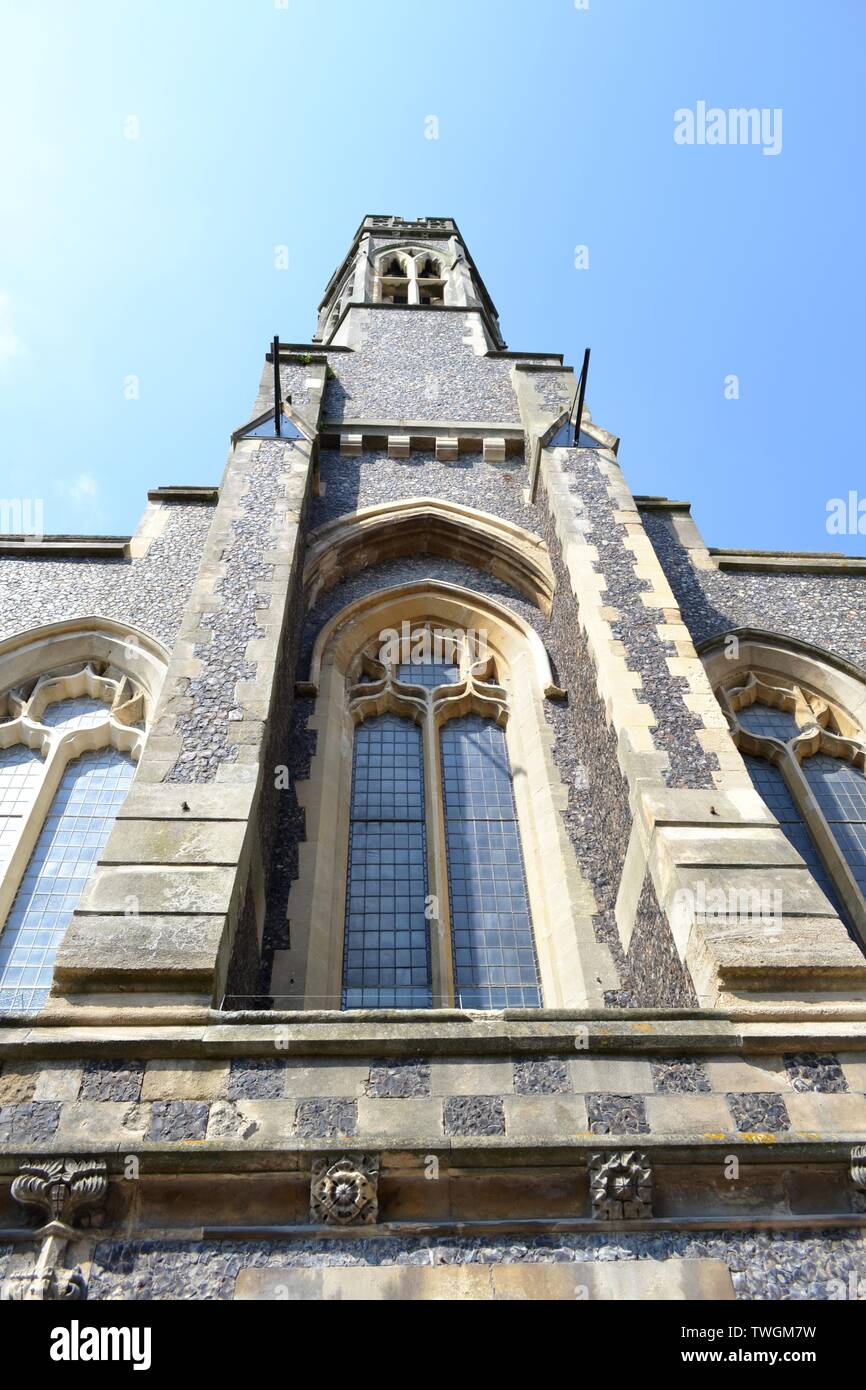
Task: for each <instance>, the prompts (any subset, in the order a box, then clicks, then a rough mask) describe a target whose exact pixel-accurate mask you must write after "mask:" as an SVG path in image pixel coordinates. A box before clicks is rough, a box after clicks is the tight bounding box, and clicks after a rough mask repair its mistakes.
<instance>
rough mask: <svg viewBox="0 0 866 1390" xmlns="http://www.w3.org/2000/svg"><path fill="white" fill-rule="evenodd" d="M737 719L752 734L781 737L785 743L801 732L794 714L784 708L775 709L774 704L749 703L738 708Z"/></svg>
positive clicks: (764, 736)
mask: <svg viewBox="0 0 866 1390" xmlns="http://www.w3.org/2000/svg"><path fill="white" fill-rule="evenodd" d="M737 719H738V720H739V722H740V724H741V725H742V727H743V728H744V729H748V731H749V733H750V734H758V735H760V736H761V737H763V738H779V739H781V740H782V742H783V743H787V742H788V740H789V739H792V738H796V737H797V734H798V733H799V732H800V728H799V725H798V724H797V721H796V719H795V718H794V716H793V714H789V713H788V711H787V710H784V709H775V708H774V707H773V706H772V705H762V704H758V703H756V704H754V705H748V706H747V707H746V708H745V709H739V710H737Z"/></svg>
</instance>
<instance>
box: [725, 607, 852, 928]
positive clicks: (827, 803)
mask: <svg viewBox="0 0 866 1390" xmlns="http://www.w3.org/2000/svg"><path fill="white" fill-rule="evenodd" d="M698 651H699V652H700V654H701V656H702V658H703V661H704V665H705V667H706V671H707V675H708V677H709V679H710V682H711V684H712V687H713V690H714V692H715V695H716V698H717V699H718V701H719V703H720V705H721V707H722V709H723V711H724V713H725V716H726V718H727V720H728V724H729V726H730V731H731V736H732V738H733V740H734V743H735V744H736V746H737V748H738V749H739V751H740V753H741V755H742V757H743V761H744V764H745V768H746V771H747V772H748V774H749V777H750V779H751V781H752V785H753V786H754V788H755V790H756V791H757V792H758V794H759V795H760V796H761V797H762V799H763V800H764V802H765V803H766V805H767V806H768V807H769V808H770V810H771V811H772V813H773V814H774V815H775V817H776V819H777V820H778V822H779V825H780V827H781V829H782V830H783V832H784V833H785V835H786V836H787V837H788V839H789V840H790V841H791V843H792V844H793V846H794V848H795V849H796V850H797V852H798V854H799V855H800V856H801V858H802V859H803V862H804V863H805V864H806V866H807V867H808V868H809V870H810V871H811V873H812V876H813V878H814V879H815V881H816V883H817V884H818V886H819V887H820V888H821V890H822V892H823V893H824V894H825V896H826V897H827V899H828V900H829V902H830V904H831V906H832V907H833V909H834V910H835V911H836V912H837V913H838V915H839V916H840V917H841V918H842V920H843V921H844V922H845V924H846V926H847V927H848V930H849V933H850V934H851V936H852V937H853V939H854V940H856V941H858V942H859V944H860V945H861V948H862V949H864V951H866V672H864V671H862V670H861V669H860V668H859V667H857V666H855V665H854V664H853V663H852V662H849V661H846V660H844V659H843V658H840V657H837V656H836V655H834V654H833V653H832V652H828V651H826V650H824V649H822V648H820V647H818V646H816V645H815V644H814V643H810V642H804V641H802V640H801V639H799V638H792V637H786V636H783V635H781V634H778V633H773V632H766V631H762V630H759V629H754V628H740V629H738V630H735V631H734V632H732V633H727V634H722V635H719V636H717V637H714V638H712V639H711V640H710V641H707V642H703V643H702V644H701V646H700V647H699V648H698Z"/></svg>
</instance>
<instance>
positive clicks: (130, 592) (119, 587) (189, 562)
mask: <svg viewBox="0 0 866 1390" xmlns="http://www.w3.org/2000/svg"><path fill="white" fill-rule="evenodd" d="M162 505H164V506H166V507H167V509H168V513H169V515H168V521H167V525H166V528H165V530H164V531H163V533H162V535H160V536H157V537H156V538H155V539H154V540H153V541H152V543H151V545H150V547H149V549H148V551H147V554H146V555H144V556H143V557H142V558H141V559H138V560H115V559H60V558H57V559H50V560H41V559H39V558H37V557H35V556H21V557H19V556H12V555H4V556H3V558H2V564H0V639H2V638H5V637H9V636H11V635H12V634H13V633H16V632H26V631H27V629H28V628H31V627H37V626H41V625H42V624H44V623H52V622H61V621H63V620H64V619H68V618H92V617H101V618H113V619H115V620H116V621H117V622H121V623H130V624H132V626H134V627H137V628H140V629H141V631H142V632H145V633H147V634H148V635H149V636H151V637H156V638H157V639H158V640H159V641H160V642H162V643H163V645H164V646H166V647H168V648H171V646H172V643H173V642H174V639H175V637H176V635H177V631H178V628H179V626H180V621H181V618H182V617H183V612H184V608H185V607H186V603H187V599H188V598H189V596H190V593H191V592H192V587H193V584H194V582H195V577H196V574H197V572H198V567H199V562H200V559H201V552H202V548H203V546H204V543H205V539H206V537H207V533H208V530H209V528H210V524H211V521H212V519H213V514H214V509H213V507H212V506H207V505H204V504H200V503H195V504H192V505H186V504H180V503H173V502H170V503H163V504H162Z"/></svg>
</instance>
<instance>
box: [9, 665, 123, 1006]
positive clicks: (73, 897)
mask: <svg viewBox="0 0 866 1390" xmlns="http://www.w3.org/2000/svg"><path fill="white" fill-rule="evenodd" d="M144 715H145V695H144V692H143V691H142V690H141V689H140V688H139V687H137V686H136V685H135V684H134V683H133V682H132V681H131V680H130V679H129V678H128V677H127V676H124V675H122V674H120V673H119V672H118V671H117V670H116V669H115V668H113V667H107V666H105V665H104V664H98V663H94V664H88V665H86V666H79V667H78V669H75V670H73V671H72V672H71V673H70V672H69V671H68V670H67V671H66V672H65V673H64V674H61V675H50V674H49V675H43V676H40V677H37V678H35V679H33V678H31V679H30V680H28V681H25V682H24V683H23V684H22V685H19V686H17V687H15V688H14V689H12V690H9V691H7V693H6V694H5V695H4V696H3V698H2V702H0V875H2V877H0V1009H3V1010H13V1011H24V1012H32V1011H35V1010H38V1009H39V1008H41V1007H42V1005H43V1004H44V1003H45V1001H46V999H47V996H48V991H49V988H50V984H51V973H52V969H53V965H54V958H55V955H56V953H57V948H58V946H59V944H60V941H61V939H62V937H63V934H64V932H65V930H66V928H67V926H68V925H69V921H70V919H71V917H72V914H73V912H74V911H75V908H76V906H77V904H78V901H79V899H80V897H81V894H82V893H83V891H84V888H85V886H86V884H87V880H88V878H89V876H90V873H91V870H92V869H93V866H94V865H95V863H96V861H97V859H98V857H99V855H100V853H101V852H102V850H103V849H104V847H105V843H106V841H107V839H108V836H109V834H110V832H111V828H112V825H113V823H114V817H115V815H116V813H117V810H118V808H119V806H120V803H121V801H122V800H123V798H124V797H125V795H126V792H127V790H128V789H129V785H130V782H131V781H132V775H133V772H134V770H135V759H137V757H138V756H139V753H140V751H141V746H142V743H143V738H144V734H143V730H144Z"/></svg>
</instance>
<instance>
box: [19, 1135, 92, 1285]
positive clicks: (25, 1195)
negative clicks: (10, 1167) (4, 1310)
mask: <svg viewBox="0 0 866 1390" xmlns="http://www.w3.org/2000/svg"><path fill="white" fill-rule="evenodd" d="M107 1192H108V1173H107V1170H106V1166H105V1163H104V1161H103V1160H102V1159H101V1158H56V1159H54V1158H46V1159H37V1160H35V1161H34V1162H31V1163H24V1164H22V1165H21V1171H20V1173H19V1174H18V1175H17V1177H16V1178H15V1179H14V1180H13V1182H12V1196H13V1198H14V1199H15V1201H16V1202H19V1203H20V1204H21V1205H22V1206H25V1207H35V1208H36V1209H37V1210H38V1211H41V1212H42V1213H44V1215H45V1217H46V1218H47V1219H46V1221H45V1224H44V1225H42V1226H40V1227H39V1229H38V1231H37V1232H36V1234H37V1236H41V1238H42V1245H41V1248H40V1251H39V1258H38V1259H37V1261H36V1266H35V1268H34V1269H33V1270H30V1271H28V1272H26V1273H23V1274H13V1275H11V1276H10V1277H9V1278H8V1279H6V1281H5V1282H4V1284H3V1286H2V1288H0V1302H15V1303H20V1302H27V1303H31V1302H49V1301H51V1302H53V1301H60V1302H69V1301H77V1300H79V1299H83V1298H85V1297H86V1296H87V1285H86V1282H85V1279H84V1275H83V1273H82V1271H81V1269H80V1267H79V1266H76V1267H75V1268H74V1269H65V1268H63V1267H62V1260H63V1256H64V1254H65V1252H66V1246H67V1244H68V1243H69V1241H70V1240H72V1239H74V1238H75V1237H76V1236H77V1235H78V1234H79V1232H78V1231H77V1230H76V1229H75V1223H76V1222H80V1221H81V1219H82V1218H85V1219H88V1218H89V1219H90V1220H93V1219H94V1218H95V1217H96V1216H97V1215H98V1214H100V1213H101V1208H102V1206H103V1204H104V1202H105V1198H106V1195H107ZM82 1224H83V1223H82Z"/></svg>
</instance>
